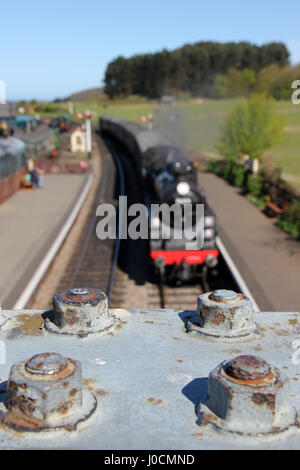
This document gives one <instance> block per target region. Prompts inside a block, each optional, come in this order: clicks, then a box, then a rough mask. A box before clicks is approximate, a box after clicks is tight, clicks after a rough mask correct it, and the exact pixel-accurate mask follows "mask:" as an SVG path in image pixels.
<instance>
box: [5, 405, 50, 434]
mask: <svg viewBox="0 0 300 470" xmlns="http://www.w3.org/2000/svg"><path fill="white" fill-rule="evenodd" d="M3 424H4V425H7V426H9V427H11V428H13V429H14V430H15V431H23V430H28V431H32V430H37V429H39V428H42V427H44V426H45V423H44V422H43V421H41V420H40V419H38V418H35V417H34V416H30V417H29V416H26V415H25V414H23V413H22V412H21V411H20V410H16V409H14V410H11V411H10V412H9V413H7V415H6V416H5V417H4V419H3Z"/></svg>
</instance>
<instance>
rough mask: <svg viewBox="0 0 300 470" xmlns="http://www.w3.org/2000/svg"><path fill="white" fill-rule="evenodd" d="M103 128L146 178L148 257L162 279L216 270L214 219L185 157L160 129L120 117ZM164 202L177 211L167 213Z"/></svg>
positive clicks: (104, 123)
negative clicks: (146, 126)
mask: <svg viewBox="0 0 300 470" xmlns="http://www.w3.org/2000/svg"><path fill="white" fill-rule="evenodd" d="M100 130H101V132H103V133H107V134H110V135H112V136H113V137H115V138H117V139H118V140H119V141H120V142H121V143H122V144H123V145H125V146H126V147H127V149H128V151H129V153H130V155H131V157H132V158H133V159H134V161H135V164H136V167H137V169H138V172H139V174H140V175H141V177H142V178H143V179H144V183H145V184H144V187H145V188H146V191H145V200H146V204H147V206H148V214H149V241H150V256H151V258H152V260H153V262H154V264H155V266H156V267H157V269H158V270H159V272H160V276H161V278H162V279H163V280H168V281H170V280H175V281H189V280H191V279H194V278H197V277H201V278H203V277H204V278H205V277H206V275H207V273H208V272H209V271H210V270H212V269H213V270H216V266H217V264H218V257H219V251H218V249H217V247H216V241H215V238H216V217H215V214H214V212H213V211H212V209H211V208H210V207H209V205H208V204H207V202H206V199H205V196H204V195H203V193H202V192H201V191H199V189H198V184H197V174H196V170H195V168H194V166H193V165H192V163H191V162H190V161H189V160H188V158H187V157H186V155H185V154H184V153H183V152H182V151H181V150H179V149H178V148H176V147H174V146H173V145H172V144H171V143H170V142H169V140H168V139H166V138H165V137H163V136H161V135H159V134H158V133H157V132H155V131H152V130H148V129H146V128H145V127H144V126H142V125H140V124H135V123H132V122H129V121H125V120H122V119H119V118H116V117H112V116H103V117H101V118H100ZM162 206H167V207H169V208H172V209H173V210H170V212H169V214H167V215H168V216H167V217H164V212H163V211H162V210H160V209H161V208H162ZM197 206H198V208H199V207H201V208H202V209H201V210H200V211H199V212H197V211H198V209H197ZM153 208H154V210H153ZM177 209H178V210H177ZM186 209H189V210H186ZM183 228H184V229H183ZM200 232H201V233H200Z"/></svg>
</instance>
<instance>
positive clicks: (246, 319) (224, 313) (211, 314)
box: [197, 289, 255, 338]
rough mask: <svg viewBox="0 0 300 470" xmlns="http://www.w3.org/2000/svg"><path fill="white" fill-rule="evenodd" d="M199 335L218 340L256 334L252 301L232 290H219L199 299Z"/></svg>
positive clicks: (203, 295)
mask: <svg viewBox="0 0 300 470" xmlns="http://www.w3.org/2000/svg"><path fill="white" fill-rule="evenodd" d="M197 314H198V322H199V326H200V328H199V331H198V332H199V333H200V334H203V335H207V336H214V337H217V338H235V337H243V336H247V335H250V334H252V333H254V331H255V323H254V321H253V306H252V302H251V300H250V299H248V298H247V297H245V296H244V295H243V294H239V293H237V292H234V291H232V290H226V289H218V290H215V291H212V292H208V293H205V294H202V295H200V296H199V297H198V308H197Z"/></svg>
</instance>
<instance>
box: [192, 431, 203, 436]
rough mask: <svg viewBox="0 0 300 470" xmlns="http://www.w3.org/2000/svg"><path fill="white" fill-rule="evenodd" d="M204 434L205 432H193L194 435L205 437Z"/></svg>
mask: <svg viewBox="0 0 300 470" xmlns="http://www.w3.org/2000/svg"><path fill="white" fill-rule="evenodd" d="M203 436H204V434H203V432H195V434H192V437H203Z"/></svg>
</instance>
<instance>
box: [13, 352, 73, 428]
mask: <svg viewBox="0 0 300 470" xmlns="http://www.w3.org/2000/svg"><path fill="white" fill-rule="evenodd" d="M7 391H8V408H9V410H13V411H15V412H18V413H21V414H22V415H23V416H25V417H28V418H33V419H37V420H40V421H41V423H42V422H49V420H51V419H58V420H59V419H63V418H64V417H65V416H67V415H68V414H70V413H72V412H74V410H77V409H80V407H81V404H82V377H81V364H80V362H79V361H75V360H73V359H69V358H65V357H63V356H62V355H61V354H58V353H48V352H47V353H42V354H36V355H34V356H32V357H31V358H30V359H28V360H27V361H23V362H18V363H17V364H14V365H13V366H12V368H11V371H10V375H9V379H8V386H7Z"/></svg>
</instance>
